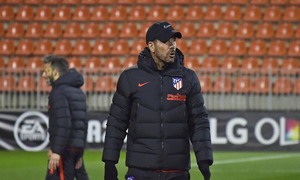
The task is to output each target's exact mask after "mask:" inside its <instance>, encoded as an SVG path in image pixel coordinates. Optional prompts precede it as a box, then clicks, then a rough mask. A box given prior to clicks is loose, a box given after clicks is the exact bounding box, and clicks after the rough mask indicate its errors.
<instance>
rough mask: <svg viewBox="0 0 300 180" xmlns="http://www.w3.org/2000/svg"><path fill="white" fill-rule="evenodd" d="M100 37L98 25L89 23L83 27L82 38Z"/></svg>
mask: <svg viewBox="0 0 300 180" xmlns="http://www.w3.org/2000/svg"><path fill="white" fill-rule="evenodd" d="M99 35H100V28H99V25H98V23H94V22H89V23H87V24H85V25H84V26H83V29H82V32H81V37H83V38H98V37H99Z"/></svg>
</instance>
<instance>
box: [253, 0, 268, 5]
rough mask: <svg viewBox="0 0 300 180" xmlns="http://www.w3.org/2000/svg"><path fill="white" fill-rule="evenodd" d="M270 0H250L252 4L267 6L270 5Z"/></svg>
mask: <svg viewBox="0 0 300 180" xmlns="http://www.w3.org/2000/svg"><path fill="white" fill-rule="evenodd" d="M268 2H269V0H250V4H254V5H259V6H266V5H268Z"/></svg>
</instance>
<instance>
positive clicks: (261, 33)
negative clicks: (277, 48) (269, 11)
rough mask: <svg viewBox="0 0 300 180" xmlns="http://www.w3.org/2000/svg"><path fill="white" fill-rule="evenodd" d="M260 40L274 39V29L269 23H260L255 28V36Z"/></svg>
mask: <svg viewBox="0 0 300 180" xmlns="http://www.w3.org/2000/svg"><path fill="white" fill-rule="evenodd" d="M255 36H256V37H257V38H260V39H271V38H273V37H274V28H273V25H272V24H271V23H266V22H265V23H261V24H259V25H258V27H257V32H256V35H255Z"/></svg>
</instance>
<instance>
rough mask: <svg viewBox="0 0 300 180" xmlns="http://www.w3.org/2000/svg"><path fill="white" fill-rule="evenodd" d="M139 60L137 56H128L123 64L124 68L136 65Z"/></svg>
mask: <svg viewBox="0 0 300 180" xmlns="http://www.w3.org/2000/svg"><path fill="white" fill-rule="evenodd" d="M137 60H138V58H137V57H127V58H126V59H125V60H124V62H123V64H122V67H123V69H126V68H130V67H132V66H134V65H136V64H137Z"/></svg>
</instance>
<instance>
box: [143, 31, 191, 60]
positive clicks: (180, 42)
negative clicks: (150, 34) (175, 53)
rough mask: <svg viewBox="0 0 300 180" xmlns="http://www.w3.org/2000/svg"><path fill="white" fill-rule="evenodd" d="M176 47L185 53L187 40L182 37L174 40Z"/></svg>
mask: <svg viewBox="0 0 300 180" xmlns="http://www.w3.org/2000/svg"><path fill="white" fill-rule="evenodd" d="M181 32H182V31H181ZM144 43H145V42H144ZM176 47H177V48H178V49H180V51H181V52H183V54H185V53H187V52H188V51H189V45H188V42H187V41H186V40H183V39H178V40H176Z"/></svg>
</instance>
